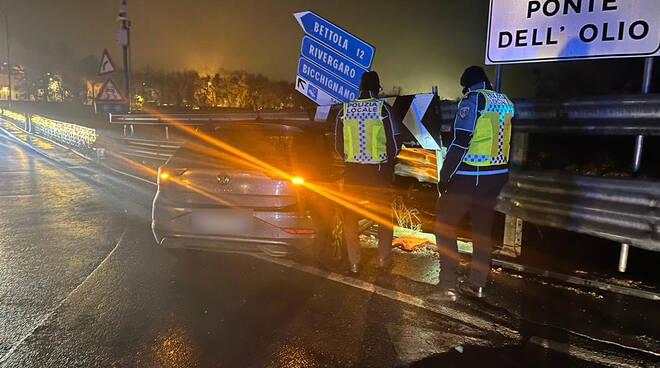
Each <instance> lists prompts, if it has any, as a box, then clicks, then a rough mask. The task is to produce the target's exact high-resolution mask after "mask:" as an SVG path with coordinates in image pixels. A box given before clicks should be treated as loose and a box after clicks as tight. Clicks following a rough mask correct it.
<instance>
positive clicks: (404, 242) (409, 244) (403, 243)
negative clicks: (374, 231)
mask: <svg viewBox="0 0 660 368" xmlns="http://www.w3.org/2000/svg"><path fill="white" fill-rule="evenodd" d="M427 243H431V241H429V240H428V239H424V238H416V237H414V236H400V237H398V238H396V239H394V241H393V242H392V245H393V246H395V247H397V248H400V249H403V250H405V251H408V252H412V251H413V250H415V249H417V248H420V247H422V246H423V245H424V244H427Z"/></svg>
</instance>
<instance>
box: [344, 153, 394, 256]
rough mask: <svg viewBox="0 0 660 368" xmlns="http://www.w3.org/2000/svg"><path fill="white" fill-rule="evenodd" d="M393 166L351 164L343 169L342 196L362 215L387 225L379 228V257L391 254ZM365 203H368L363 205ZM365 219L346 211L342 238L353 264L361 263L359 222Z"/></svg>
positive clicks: (353, 212)
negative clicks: (375, 217) (374, 218)
mask: <svg viewBox="0 0 660 368" xmlns="http://www.w3.org/2000/svg"><path fill="white" fill-rule="evenodd" d="M393 171H394V170H393V167H392V165H390V164H388V163H385V164H382V165H368V164H351V163H347V164H346V166H345V169H344V193H345V194H346V195H347V196H348V201H349V202H351V203H352V204H353V205H355V206H358V207H360V208H362V209H363V210H365V211H368V212H370V213H373V214H375V215H377V216H378V217H379V218H382V219H384V220H386V221H388V222H390V223H388V224H387V225H383V224H380V223H379V224H378V256H379V257H380V258H382V259H386V258H387V257H389V255H390V253H391V251H392V235H393V230H392V224H391V220H392V190H391V189H392V177H393ZM366 201H368V203H365V202H366ZM363 218H365V216H363V215H361V214H359V213H357V212H355V211H352V210H350V209H345V211H344V235H345V237H346V247H347V248H348V249H347V250H348V259H349V261H350V262H351V263H352V264H358V263H360V253H361V252H360V248H361V246H360V239H359V236H360V234H359V221H360V219H363Z"/></svg>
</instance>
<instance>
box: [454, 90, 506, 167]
mask: <svg viewBox="0 0 660 368" xmlns="http://www.w3.org/2000/svg"><path fill="white" fill-rule="evenodd" d="M471 92H476V93H479V94H481V95H482V96H484V97H485V98H486V107H485V108H484V109H483V110H482V111H480V112H479V113H480V115H479V118H478V119H477V123H476V125H475V127H474V132H473V133H472V142H471V143H470V147H469V149H468V152H467V154H466V155H465V158H464V159H463V162H465V163H466V164H468V165H471V166H493V165H506V164H508V163H509V149H510V147H511V119H512V118H513V115H514V113H515V111H514V108H513V103H512V102H511V100H509V98H508V97H507V96H506V95H505V94H502V93H497V92H494V91H490V90H486V89H478V90H474V91H471Z"/></svg>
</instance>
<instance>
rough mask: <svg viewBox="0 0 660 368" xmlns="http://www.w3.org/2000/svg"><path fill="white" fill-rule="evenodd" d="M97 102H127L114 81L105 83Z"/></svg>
mask: <svg viewBox="0 0 660 368" xmlns="http://www.w3.org/2000/svg"><path fill="white" fill-rule="evenodd" d="M96 102H126V99H125V98H124V95H122V94H121V91H120V90H119V88H117V85H116V84H115V82H114V81H113V80H112V79H108V80H107V81H105V83H103V86H102V87H101V89H100V90H99V94H98V96H96Z"/></svg>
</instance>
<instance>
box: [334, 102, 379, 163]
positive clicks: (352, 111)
mask: <svg viewBox="0 0 660 368" xmlns="http://www.w3.org/2000/svg"><path fill="white" fill-rule="evenodd" d="M384 103H385V102H384V101H382V100H379V99H375V98H370V99H365V100H355V101H351V102H347V103H344V115H343V118H344V131H343V133H344V161H346V162H350V163H359V164H380V163H383V162H385V161H387V136H386V135H385V124H384V123H383V106H384Z"/></svg>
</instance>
